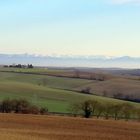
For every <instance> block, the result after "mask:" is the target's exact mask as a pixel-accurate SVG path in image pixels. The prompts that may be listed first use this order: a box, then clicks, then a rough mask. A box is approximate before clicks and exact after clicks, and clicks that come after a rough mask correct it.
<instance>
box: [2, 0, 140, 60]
mask: <svg viewBox="0 0 140 140" xmlns="http://www.w3.org/2000/svg"><path fill="white" fill-rule="evenodd" d="M139 37H140V0H0V53H10V54H22V53H29V54H40V55H56V54H57V55H106V56H123V55H127V56H134V57H139V56H140V38H139Z"/></svg>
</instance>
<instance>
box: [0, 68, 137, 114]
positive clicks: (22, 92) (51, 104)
mask: <svg viewBox="0 0 140 140" xmlns="http://www.w3.org/2000/svg"><path fill="white" fill-rule="evenodd" d="M34 71H35V70H34ZM92 83H93V81H90V80H82V79H74V78H64V77H53V76H44V75H34V74H22V73H7V72H0V99H1V100H2V99H4V98H7V97H9V98H27V99H28V100H30V101H31V102H33V103H34V104H38V105H39V106H47V107H48V108H49V110H50V111H57V112H67V110H68V107H69V105H70V104H71V103H73V102H80V101H82V100H86V99H92V98H95V99H97V100H100V101H111V102H122V101H119V100H114V99H110V98H103V97H98V96H93V95H85V94H80V93H77V92H73V91H68V90H66V89H75V88H79V87H82V86H85V85H89V84H92ZM136 105H137V104H136Z"/></svg>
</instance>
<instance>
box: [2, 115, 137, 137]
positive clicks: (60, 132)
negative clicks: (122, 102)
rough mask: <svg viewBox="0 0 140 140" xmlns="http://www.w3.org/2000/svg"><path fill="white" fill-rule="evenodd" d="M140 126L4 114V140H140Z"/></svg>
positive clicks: (121, 122) (132, 123) (110, 121)
mask: <svg viewBox="0 0 140 140" xmlns="http://www.w3.org/2000/svg"><path fill="white" fill-rule="evenodd" d="M139 139H140V123H138V122H125V121H113V120H109V121H106V120H94V119H89V120H87V119H83V118H70V117H57V116H36V115H15V114H0V140H139Z"/></svg>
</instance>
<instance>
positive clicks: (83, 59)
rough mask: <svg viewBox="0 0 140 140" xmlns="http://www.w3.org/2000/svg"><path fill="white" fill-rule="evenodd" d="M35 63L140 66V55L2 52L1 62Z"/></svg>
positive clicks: (63, 65) (102, 66)
mask: <svg viewBox="0 0 140 140" xmlns="http://www.w3.org/2000/svg"><path fill="white" fill-rule="evenodd" d="M18 63H20V64H31V63H32V64H33V65H36V66H54V67H98V68H109V67H116V68H117V67H121V68H140V57H130V56H121V57H110V56H102V55H97V56H95V55H93V56H91V55H90V56H82V55H48V56H42V55H30V54H0V64H1V65H6V64H7V65H8V64H18Z"/></svg>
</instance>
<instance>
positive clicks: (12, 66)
mask: <svg viewBox="0 0 140 140" xmlns="http://www.w3.org/2000/svg"><path fill="white" fill-rule="evenodd" d="M4 67H5V68H27V69H32V68H34V66H33V65H32V64H28V65H22V64H17V65H16V64H12V65H4Z"/></svg>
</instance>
